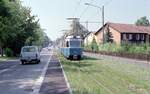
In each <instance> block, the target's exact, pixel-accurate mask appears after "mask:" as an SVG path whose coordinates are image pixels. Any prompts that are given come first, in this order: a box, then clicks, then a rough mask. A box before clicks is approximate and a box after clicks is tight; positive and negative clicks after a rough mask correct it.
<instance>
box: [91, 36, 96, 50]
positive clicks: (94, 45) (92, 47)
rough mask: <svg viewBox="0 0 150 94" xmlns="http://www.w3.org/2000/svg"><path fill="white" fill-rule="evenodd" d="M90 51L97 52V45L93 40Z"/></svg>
mask: <svg viewBox="0 0 150 94" xmlns="http://www.w3.org/2000/svg"><path fill="white" fill-rule="evenodd" d="M91 49H92V51H94V52H96V51H98V45H97V42H96V40H95V38H93V41H92V43H91Z"/></svg>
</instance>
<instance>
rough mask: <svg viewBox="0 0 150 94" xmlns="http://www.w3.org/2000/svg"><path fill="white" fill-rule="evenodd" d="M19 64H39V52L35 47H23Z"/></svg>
mask: <svg viewBox="0 0 150 94" xmlns="http://www.w3.org/2000/svg"><path fill="white" fill-rule="evenodd" d="M20 61H21V64H22V65H23V64H25V63H31V62H35V63H39V62H40V52H39V50H38V47H37V46H24V47H22V49H21V53H20Z"/></svg>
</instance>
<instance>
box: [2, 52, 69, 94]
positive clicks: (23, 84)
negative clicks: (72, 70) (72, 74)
mask: <svg viewBox="0 0 150 94" xmlns="http://www.w3.org/2000/svg"><path fill="white" fill-rule="evenodd" d="M52 56H53V51H49V50H47V49H43V50H42V51H41V62H40V63H39V64H26V65H21V64H20V61H19V60H18V59H17V60H10V61H6V62H1V63H0V94H39V91H40V88H41V87H43V86H45V85H42V84H43V83H42V82H45V81H47V80H45V77H47V76H46V72H47V69H48V67H51V66H50V65H51V64H50V63H51V62H50V61H51V60H50V59H51V57H52ZM49 64H50V65H49ZM48 65H49V66H48ZM54 73H55V72H54ZM54 73H53V74H54ZM56 74H57V73H56ZM60 74H61V76H60V79H62V80H61V81H63V82H64V83H63V84H64V86H65V87H64V88H65V90H66V84H65V79H64V78H63V73H62V72H61V73H60ZM55 78H56V77H55ZM57 78H59V77H57ZM51 79H53V80H55V79H54V78H53V76H52V77H51ZM56 81H57V80H56ZM49 82H50V81H49ZM45 84H46V83H45ZM57 85H59V81H58V83H57ZM55 86H56V85H55ZM49 87H50V86H49ZM50 88H53V89H54V90H53V91H55V90H58V88H57V87H55V88H54V85H53V86H52V87H50ZM42 91H43V92H44V93H43V92H42ZM66 91H67V90H66ZM47 92H51V91H46V92H45V91H44V90H41V91H40V94H47ZM55 94H63V93H61V92H59V93H55Z"/></svg>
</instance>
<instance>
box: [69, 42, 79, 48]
mask: <svg viewBox="0 0 150 94" xmlns="http://www.w3.org/2000/svg"><path fill="white" fill-rule="evenodd" d="M80 46H81V42H80V41H70V47H80Z"/></svg>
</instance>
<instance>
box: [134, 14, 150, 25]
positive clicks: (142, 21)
mask: <svg viewBox="0 0 150 94" xmlns="http://www.w3.org/2000/svg"><path fill="white" fill-rule="evenodd" d="M135 24H136V25H137V26H150V22H149V20H148V18H147V17H146V16H144V17H141V18H140V19H138V20H137V21H136V22H135Z"/></svg>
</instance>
